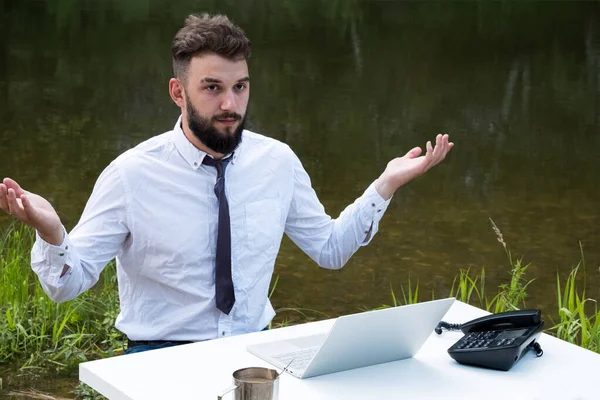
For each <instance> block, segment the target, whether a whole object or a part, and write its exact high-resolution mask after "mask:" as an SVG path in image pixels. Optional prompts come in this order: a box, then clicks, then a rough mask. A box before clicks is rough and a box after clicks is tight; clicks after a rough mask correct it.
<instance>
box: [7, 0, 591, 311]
mask: <svg viewBox="0 0 600 400" xmlns="http://www.w3.org/2000/svg"><path fill="white" fill-rule="evenodd" d="M4 4H5V5H4V9H3V13H2V19H1V21H2V24H1V25H2V27H1V28H0V29H1V31H0V41H1V42H0V43H1V44H2V46H1V51H0V76H1V77H0V104H1V107H0V117H1V120H0V132H1V136H0V147H1V149H2V152H1V154H2V156H1V157H0V174H3V175H11V176H14V177H16V178H18V179H19V180H20V181H22V182H23V184H24V185H25V186H26V187H27V188H29V189H30V190H33V191H36V192H39V193H41V194H43V195H45V196H46V197H48V198H49V199H50V200H51V201H53V203H54V204H55V206H56V207H57V209H58V210H59V212H60V213H61V216H62V217H63V219H64V221H65V223H66V225H67V226H68V227H72V226H73V225H74V224H75V223H76V222H77V218H78V216H79V215H80V213H81V210H82V209H83V206H84V204H85V201H86V200H87V198H88V196H89V193H90V191H91V188H92V185H93V183H94V182H95V179H96V178H97V176H98V174H99V173H100V171H101V170H102V169H103V168H104V167H105V166H106V165H107V164H108V163H109V162H110V161H111V160H112V159H113V158H114V157H116V155H118V154H119V153H121V152H122V151H124V150H126V149H128V148H130V147H132V146H134V145H135V144H137V143H139V142H140V141H142V140H144V139H145V138H147V137H150V136H152V135H155V134H157V133H161V132H163V131H165V130H168V129H170V127H171V126H172V125H173V122H174V120H175V118H176V117H177V109H176V108H175V106H173V105H172V104H171V101H170V99H169V97H168V93H167V81H168V79H169V77H170V76H171V70H170V59H169V43H170V40H171V38H172V36H173V34H174V32H175V31H176V30H177V29H178V28H179V26H180V25H181V24H182V22H183V19H184V17H185V16H186V15H187V14H188V13H189V12H192V11H196V10H206V11H220V12H224V13H227V14H228V15H230V16H231V17H232V19H234V20H235V21H236V22H237V23H239V24H240V25H242V26H243V27H244V29H245V30H246V32H247V33H248V35H249V36H250V38H251V39H252V41H253V48H254V55H253V58H252V59H251V63H250V68H251V74H252V79H253V91H252V99H251V112H252V116H251V127H252V128H253V129H254V130H257V131H259V132H263V133H265V134H268V135H270V136H273V137H276V138H278V139H280V140H283V141H285V142H286V143H288V144H290V145H291V146H292V148H293V149H294V150H295V151H296V152H297V153H298V154H299V156H300V158H301V159H302V160H303V162H304V165H305V167H306V169H307V170H308V171H309V173H310V175H311V178H312V180H313V184H314V187H315V189H316V190H317V192H318V193H319V196H320V198H321V200H322V201H323V203H324V204H325V206H326V209H327V210H328V211H329V212H330V213H331V214H332V215H337V214H338V213H339V212H340V211H341V210H342V209H343V208H344V207H345V206H346V205H347V204H348V203H349V202H351V201H353V200H354V198H355V197H356V196H358V195H359V194H360V193H361V192H362V191H363V190H364V188H365V187H366V186H367V185H368V184H369V183H370V182H371V181H372V180H373V179H374V178H375V177H377V176H378V175H379V173H380V172H381V171H382V170H383V168H384V167H385V164H386V163H387V161H389V160H390V159H391V158H392V157H395V156H398V155H402V154H404V153H405V152H406V151H408V150H409V149H410V148H412V147H413V146H415V145H422V144H424V142H425V141H426V140H428V139H430V138H432V137H433V135H434V134H435V133H437V132H449V133H451V135H452V137H453V140H454V141H455V142H456V143H457V147H456V149H455V151H453V154H452V155H451V157H450V159H449V160H447V161H446V163H445V165H443V166H442V167H440V168H438V169H437V170H434V171H431V172H430V173H429V174H428V175H427V176H426V177H424V178H422V179H419V180H418V181H416V182H414V183H412V184H411V185H410V186H408V187H406V188H404V189H402V190H401V191H400V192H399V193H398V194H397V195H396V198H395V199H394V201H393V203H392V205H391V207H390V209H389V211H388V213H387V215H386V217H385V219H384V221H383V222H382V226H381V231H380V233H379V235H378V236H377V237H376V238H375V240H374V241H373V243H372V244H371V245H370V246H368V247H367V248H364V249H361V250H360V251H359V252H358V253H357V254H356V255H355V256H354V258H353V259H352V260H351V262H350V263H349V265H348V266H347V268H345V269H344V270H342V271H340V272H338V273H332V272H328V271H322V270H319V269H317V268H316V267H315V266H314V264H313V263H312V262H311V261H310V260H309V259H308V257H306V256H305V255H303V254H302V253H301V252H300V251H299V250H298V249H297V248H295V246H294V245H293V244H292V243H291V242H290V241H289V240H285V241H284V243H283V245H282V249H281V253H280V256H279V258H278V261H277V263H278V268H277V273H279V274H280V275H281V278H280V281H279V287H278V290H277V291H276V293H275V295H274V298H273V300H274V303H275V305H276V306H277V307H288V306H290V307H293V306H301V307H307V308H313V309H317V310H321V311H324V312H327V313H329V314H330V315H336V314H340V313H348V312H354V311H357V310H358V309H359V308H360V307H368V308H369V307H375V306H377V305H379V304H382V303H387V304H389V303H390V302H391V297H390V294H389V288H390V285H392V286H393V287H394V288H395V290H396V292H399V290H400V285H401V284H406V282H407V281H408V277H409V276H411V279H412V281H413V282H416V281H417V280H418V281H419V286H420V288H421V294H422V298H427V297H429V296H430V293H431V292H434V295H435V296H436V297H441V296H445V295H446V294H447V293H448V291H449V289H450V287H451V285H452V280H453V278H454V277H455V275H456V274H457V272H458V269H459V268H464V267H469V266H472V267H473V268H475V269H476V270H478V269H479V268H480V267H482V266H485V267H486V271H487V279H488V282H489V284H490V286H489V289H492V288H494V287H495V286H497V284H498V283H501V282H505V281H506V280H507V279H508V272H507V269H508V266H507V262H506V257H505V254H504V252H503V249H502V247H501V246H500V245H499V244H498V243H497V242H496V239H495V236H494V233H493V231H492V230H491V227H490V224H489V222H488V218H489V217H492V218H493V219H494V220H495V221H496V223H497V224H498V226H499V227H500V229H501V230H502V231H503V233H504V235H505V239H506V240H507V242H508V244H509V246H511V248H512V249H513V252H514V254H516V255H523V256H524V261H525V262H526V263H527V262H532V263H533V264H532V266H531V267H530V270H529V273H528V276H530V277H535V278H536V282H535V283H534V284H532V285H531V286H530V288H531V291H530V299H529V305H531V306H542V307H548V308H549V307H550V306H551V305H553V304H554V303H555V294H554V293H555V276H556V273H557V271H558V272H559V273H561V274H564V273H566V272H567V271H568V270H570V268H571V267H572V266H574V265H575V264H576V263H577V261H578V258H579V248H578V241H580V240H581V241H583V244H584V246H585V255H586V262H587V265H588V267H589V268H588V273H589V276H588V281H587V282H588V286H589V287H588V291H589V292H588V294H590V295H592V296H594V297H595V298H598V297H599V294H600V293H599V289H598V288H599V287H600V285H599V283H600V274H599V273H598V270H597V266H598V265H600V247H599V246H598V243H599V239H600V232H599V229H598V226H599V225H600V216H599V213H598V206H597V204H598V203H599V201H600V193H599V191H598V188H597V185H598V182H599V179H598V170H599V167H600V158H599V157H598V156H597V149H598V147H599V145H600V135H599V133H600V34H599V31H598V30H599V29H600V28H599V21H598V20H597V17H596V15H597V14H598V4H597V3H575V4H567V3H547V4H544V6H543V7H541V6H540V5H539V4H536V3H528V2H512V3H511V2H509V3H495V2H471V3H451V4H446V3H442V2H438V3H420V2H416V3H409V2H363V1H342V0H335V1H333V0H328V1H325V0H323V1H302V2H298V1H292V0H285V1H258V0H254V1H244V2H241V1H233V0H230V1H222V0H221V1H216V0H214V1H203V2H191V1H178V2H170V1H167V0H136V1H127V2H123V1H117V0H112V1H94V0H88V1H84V2H72V1H66V0H65V1H54V2H40V1H17V0H11V1H8V2H5V3H4ZM2 218H3V221H6V218H5V217H2Z"/></svg>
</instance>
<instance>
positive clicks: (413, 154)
mask: <svg viewBox="0 0 600 400" xmlns="http://www.w3.org/2000/svg"><path fill="white" fill-rule="evenodd" d="M452 147H454V143H452V142H450V141H449V137H448V135H437V137H436V139H435V146H432V144H431V142H427V145H426V152H425V155H423V156H422V155H421V153H422V150H421V148H420V147H415V148H414V149H412V150H410V151H409V152H408V153H406V154H405V155H404V156H402V157H397V158H394V159H393V160H391V161H390V162H389V163H388V165H387V167H386V169H385V171H384V172H383V174H382V176H381V179H380V182H381V183H380V184H379V187H378V188H377V190H378V191H379V194H380V195H381V196H382V197H383V198H385V199H388V198H389V197H391V195H392V194H393V193H394V192H395V191H396V190H397V189H398V188H399V187H400V186H402V185H405V184H406V183H408V182H410V181H411V180H413V179H415V178H416V177H418V176H420V175H422V174H424V173H425V172H427V170H429V169H430V168H431V167H433V166H435V165H437V164H439V163H440V162H441V161H442V160H443V159H444V158H445V157H446V154H448V152H449V151H450V149H452Z"/></svg>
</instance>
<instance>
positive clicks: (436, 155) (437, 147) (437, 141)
mask: <svg viewBox="0 0 600 400" xmlns="http://www.w3.org/2000/svg"><path fill="white" fill-rule="evenodd" d="M442 143H443V135H441V134H438V135H437V136H436V137H435V146H434V147H433V158H434V159H437V158H439V154H440V153H441V152H443V150H444V149H443V145H442Z"/></svg>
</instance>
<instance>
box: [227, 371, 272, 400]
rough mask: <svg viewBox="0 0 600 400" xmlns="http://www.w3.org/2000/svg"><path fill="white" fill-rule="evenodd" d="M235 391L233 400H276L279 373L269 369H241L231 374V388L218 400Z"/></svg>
mask: <svg viewBox="0 0 600 400" xmlns="http://www.w3.org/2000/svg"><path fill="white" fill-rule="evenodd" d="M234 390H235V397H234V398H235V400H278V399H279V373H278V372H277V371H275V370H274V369H269V368H258V367H251V368H243V369H238V370H237V371H235V372H234V373H233V386H231V387H229V388H227V389H226V390H225V391H224V392H223V393H221V395H219V396H217V399H218V400H223V397H224V396H225V395H226V394H227V393H229V392H232V391H234Z"/></svg>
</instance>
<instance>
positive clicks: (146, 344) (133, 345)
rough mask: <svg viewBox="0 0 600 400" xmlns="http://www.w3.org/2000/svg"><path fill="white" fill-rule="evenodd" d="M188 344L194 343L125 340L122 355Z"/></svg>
mask: <svg viewBox="0 0 600 400" xmlns="http://www.w3.org/2000/svg"><path fill="white" fill-rule="evenodd" d="M268 329H269V326H268V325H267V327H266V328H265V329H263V331H266V330H268ZM190 343H194V342H189V341H177V340H140V341H135V340H129V339H127V349H125V353H124V354H133V353H140V352H142V351H148V350H156V349H163V348H165V347H173V346H179V345H182V344H190Z"/></svg>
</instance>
